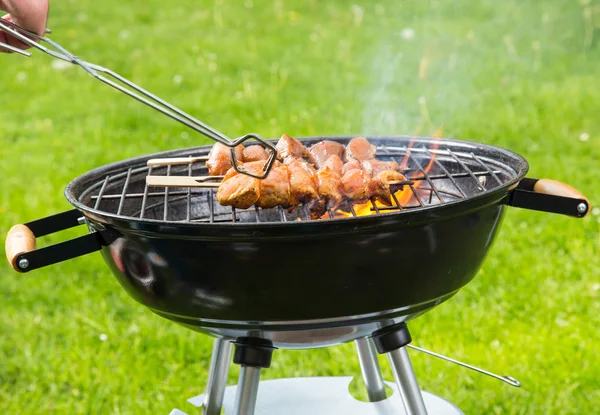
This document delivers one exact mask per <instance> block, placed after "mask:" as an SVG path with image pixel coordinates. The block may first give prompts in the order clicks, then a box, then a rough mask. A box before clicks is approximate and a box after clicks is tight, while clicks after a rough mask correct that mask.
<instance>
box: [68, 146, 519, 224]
mask: <svg viewBox="0 0 600 415" xmlns="http://www.w3.org/2000/svg"><path fill="white" fill-rule="evenodd" d="M357 136H359V135H349V136H306V137H297V139H298V140H300V141H302V142H314V141H315V140H333V141H342V140H350V139H352V138H354V137H357ZM362 136H363V137H365V138H367V139H369V140H377V141H385V140H387V141H395V140H398V141H401V140H402V141H406V142H411V141H414V143H415V146H416V145H418V143H419V142H427V143H432V142H436V143H438V144H440V145H450V146H456V147H457V148H456V149H454V148H453V149H452V151H453V152H454V151H457V150H465V151H467V150H471V151H473V150H477V151H485V152H487V153H490V154H493V155H495V156H496V157H494V158H493V160H494V161H497V162H499V163H502V164H507V163H506V162H503V161H500V160H499V158H500V157H499V155H503V156H504V157H506V158H508V159H509V160H512V161H514V163H511V164H508V165H509V167H510V168H512V169H514V170H515V171H516V174H515V177H513V178H512V179H511V180H509V181H507V182H506V183H504V184H502V185H501V186H499V187H497V188H496V189H494V190H491V191H488V192H484V193H481V194H477V195H471V196H469V197H467V198H465V199H459V200H454V201H449V202H447V203H443V204H440V205H431V206H422V207H415V208H412V209H408V210H397V211H389V212H385V213H381V214H377V215H366V216H356V217H343V218H330V219H326V220H310V221H288V222H283V221H282V222H254V223H253V222H219V223H202V222H183V221H182V222H180V221H168V220H167V221H165V220H162V219H149V218H139V217H130V216H123V215H118V214H115V213H110V212H106V211H103V210H99V209H97V208H95V207H90V206H87V205H86V204H84V203H82V202H81V201H80V200H79V197H78V196H77V195H76V194H78V195H79V196H81V195H82V194H84V192H86V191H87V190H88V189H89V187H90V186H92V185H93V184H94V183H98V182H100V181H101V180H102V177H104V176H106V175H107V174H111V172H113V171H114V170H115V169H118V171H117V172H118V173H122V172H124V171H126V167H127V166H128V167H132V166H136V165H140V164H142V163H143V164H145V162H146V161H148V160H149V159H152V158H157V157H161V158H164V157H175V156H177V155H180V154H185V153H189V152H193V151H198V150H199V149H202V148H206V149H208V148H210V147H211V144H207V145H200V146H193V147H188V148H181V149H175V150H168V151H163V152H157V153H153V154H147V155H142V156H136V157H131V158H128V159H123V160H120V161H116V162H113V163H109V164H106V165H103V166H100V167H96V168H94V169H92V170H89V171H87V172H85V173H83V174H81V175H79V176H78V177H76V178H74V179H73V180H71V182H70V183H69V184H68V185H67V186H66V188H65V191H64V195H65V197H66V199H67V201H68V202H69V203H71V204H72V205H73V206H74V207H75V208H77V209H78V210H80V211H81V212H84V213H87V214H88V215H89V216H90V217H91V218H92V219H94V220H95V221H97V222H101V223H109V224H113V225H117V226H123V227H127V228H129V227H130V226H127V224H129V225H131V224H132V223H133V224H144V225H147V226H148V227H150V228H152V227H155V226H159V227H161V228H162V231H161V232H164V231H165V230H166V229H164V228H165V227H169V228H173V227H175V228H178V229H181V228H192V229H205V230H209V229H223V228H231V229H238V230H241V229H266V228H279V227H283V228H292V227H293V228H295V227H299V226H300V227H303V228H305V227H307V226H317V227H322V226H338V225H340V224H342V223H344V224H346V223H351V224H356V221H357V220H359V221H360V223H364V224H367V223H371V221H381V220H386V219H388V220H389V219H390V218H395V219H396V221H405V220H408V221H409V222H411V223H414V224H416V223H422V222H423V221H427V220H429V221H431V219H427V216H429V215H427V213H431V212H436V213H439V214H438V215H434V216H436V217H437V219H440V220H441V219H443V218H445V217H448V214H442V213H443V212H445V211H447V210H458V212H457V214H460V213H468V212H470V211H471V210H472V208H473V206H482V205H487V204H491V203H497V202H498V201H500V200H501V199H502V198H503V197H504V195H505V194H506V193H508V191H509V190H510V189H512V188H514V187H515V186H516V185H517V184H518V183H519V182H520V181H521V180H522V179H523V178H524V177H525V175H526V174H527V172H528V171H529V164H528V162H527V160H526V159H525V158H524V157H523V156H521V155H520V154H518V153H515V152H514V151H512V150H509V149H506V148H503V147H499V146H495V145H490V144H484V143H480V142H475V141H469V140H462V139H455V138H436V137H428V136H408V135H395V136H387V135H386V136H381V135H380V136H369V135H362ZM277 140H279V138H271V139H268V140H267V141H271V142H276V141H277ZM417 148H418V147H417ZM429 149H430V150H431V148H429ZM117 172H114V173H112V174H116V173H117ZM500 196H501V197H500ZM484 201H486V202H484ZM460 206H463V209H457V207H460ZM469 207H471V208H469ZM415 216H416V217H417V218H419V217H422V219H423V220H417V221H414V219H415ZM139 230H141V229H139ZM150 232H151V233H154V231H153V230H150Z"/></svg>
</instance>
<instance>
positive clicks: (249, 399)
mask: <svg viewBox="0 0 600 415" xmlns="http://www.w3.org/2000/svg"><path fill="white" fill-rule="evenodd" d="M260 371H261V368H260V367H252V366H242V368H241V370H240V380H239V382H238V389H237V393H236V395H235V406H234V407H233V414H234V415H253V414H254V408H255V406H256V398H257V397H258V384H259V382H260Z"/></svg>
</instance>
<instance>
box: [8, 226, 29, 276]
mask: <svg viewBox="0 0 600 415" xmlns="http://www.w3.org/2000/svg"><path fill="white" fill-rule="evenodd" d="M4 248H5V251H6V258H7V259H8V262H10V265H11V266H12V267H13V268H14V269H15V271H19V272H21V269H20V268H19V266H18V264H17V257H18V256H19V255H20V254H23V253H25V252H31V251H33V250H35V236H34V235H33V232H31V229H29V228H28V227H27V226H25V225H15V226H13V227H12V228H10V231H8V235H6V243H5V245H4Z"/></svg>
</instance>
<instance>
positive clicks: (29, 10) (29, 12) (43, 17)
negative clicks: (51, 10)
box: [0, 0, 48, 53]
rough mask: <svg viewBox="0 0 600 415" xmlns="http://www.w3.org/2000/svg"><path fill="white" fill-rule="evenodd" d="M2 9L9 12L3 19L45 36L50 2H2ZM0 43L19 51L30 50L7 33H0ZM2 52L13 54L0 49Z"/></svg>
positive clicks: (19, 0) (25, 0) (42, 0)
mask: <svg viewBox="0 0 600 415" xmlns="http://www.w3.org/2000/svg"><path fill="white" fill-rule="evenodd" d="M0 9H2V10H5V11H7V12H9V14H7V15H6V16H3V17H2V19H5V20H8V21H10V22H12V23H15V24H16V25H18V26H20V27H22V28H23V29H25V30H28V31H30V32H33V33H36V34H38V35H43V34H44V30H45V29H46V21H47V18H48V0H0ZM0 42H2V43H6V44H8V45H10V46H13V47H16V48H19V49H27V48H29V46H28V45H27V44H25V43H23V42H21V41H20V40H18V39H16V38H14V37H13V36H11V35H9V34H7V33H5V32H0ZM0 52H5V53H7V52H8V53H11V52H9V51H7V50H6V49H3V48H0Z"/></svg>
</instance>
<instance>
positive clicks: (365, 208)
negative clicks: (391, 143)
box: [321, 126, 444, 219]
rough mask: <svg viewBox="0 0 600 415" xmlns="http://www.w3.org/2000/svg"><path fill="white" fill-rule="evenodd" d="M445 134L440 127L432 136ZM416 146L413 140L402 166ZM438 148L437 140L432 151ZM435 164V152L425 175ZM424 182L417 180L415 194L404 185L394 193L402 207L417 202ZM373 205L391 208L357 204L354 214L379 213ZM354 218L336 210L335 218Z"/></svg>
mask: <svg viewBox="0 0 600 415" xmlns="http://www.w3.org/2000/svg"><path fill="white" fill-rule="evenodd" d="M443 133H444V127H443V126H440V127H439V128H438V129H437V130H435V132H434V133H433V134H432V137H433V138H436V139H439V138H441V137H442V136H443ZM414 144H415V140H411V141H410V143H409V144H408V146H407V151H406V155H405V156H404V158H403V159H402V161H401V162H400V165H401V166H407V165H408V160H409V157H410V149H411V148H412V147H413V146H414ZM438 147H439V143H438V141H437V140H436V141H435V142H434V144H433V146H432V147H431V149H430V150H436V149H437V148H438ZM434 162H435V152H433V157H431V159H430V160H429V163H427V166H425V167H424V168H423V171H424V172H425V173H429V172H430V171H431V168H432V167H433V164H434ZM417 175H419V176H420V175H421V174H420V171H419V172H417ZM409 179H410V177H409ZM423 182H425V180H417V181H415V182H414V184H413V185H412V187H413V189H414V192H413V190H412V189H411V188H410V186H408V185H404V186H403V187H402V188H401V189H400V190H398V191H396V192H395V193H394V196H395V197H396V200H397V201H398V202H399V203H400V205H402V206H408V205H411V204H412V203H413V202H415V200H416V198H415V193H416V192H417V190H418V189H419V187H420V186H421V184H422V183H423ZM373 204H375V206H377V209H385V208H389V206H387V205H385V204H383V203H381V202H380V201H367V202H365V203H355V204H354V205H353V206H352V207H353V208H354V212H355V213H356V216H367V215H374V214H376V213H377V211H376V210H375V209H374V208H373ZM395 205H396V204H395V202H394V204H393V206H395ZM353 216H354V215H353V214H352V212H347V211H345V210H342V209H338V210H336V211H335V212H334V215H333V217H334V218H349V217H353ZM329 217H330V216H329V214H328V213H327V214H325V215H323V216H322V217H321V219H329Z"/></svg>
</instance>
